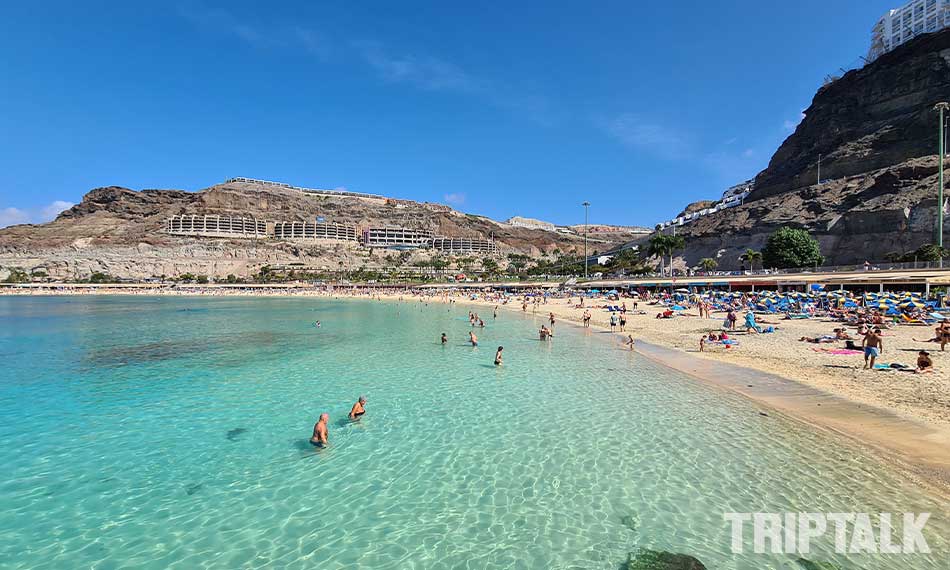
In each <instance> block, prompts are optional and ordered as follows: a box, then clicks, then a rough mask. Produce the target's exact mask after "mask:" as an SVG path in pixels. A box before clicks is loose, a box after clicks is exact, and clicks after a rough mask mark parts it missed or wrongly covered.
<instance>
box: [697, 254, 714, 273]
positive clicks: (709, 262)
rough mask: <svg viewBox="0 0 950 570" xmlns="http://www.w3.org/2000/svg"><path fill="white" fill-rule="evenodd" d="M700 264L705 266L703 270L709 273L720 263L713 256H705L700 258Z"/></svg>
mask: <svg viewBox="0 0 950 570" xmlns="http://www.w3.org/2000/svg"><path fill="white" fill-rule="evenodd" d="M699 266H700V267H702V268H703V271H705V272H706V273H709V272H710V271H712V270H713V269H715V268H717V267H719V263H718V262H717V261H716V260H715V259H713V258H711V257H704V258H702V259H700V260H699Z"/></svg>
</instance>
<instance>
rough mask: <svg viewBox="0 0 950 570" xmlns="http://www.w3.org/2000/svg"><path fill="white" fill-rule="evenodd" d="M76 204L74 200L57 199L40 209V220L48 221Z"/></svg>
mask: <svg viewBox="0 0 950 570" xmlns="http://www.w3.org/2000/svg"><path fill="white" fill-rule="evenodd" d="M73 206H75V204H73V203H72V202H67V201H65V200H56V201H54V202H53V203H52V204H49V205H48V206H45V207H43V208H41V209H40V217H39V221H40V222H48V221H50V220H52V219H54V218H56V216H58V215H59V214H60V212H63V211H65V210H68V209H70V208H72V207H73Z"/></svg>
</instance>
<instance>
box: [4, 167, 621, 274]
mask: <svg viewBox="0 0 950 570" xmlns="http://www.w3.org/2000/svg"><path fill="white" fill-rule="evenodd" d="M177 214H220V215H233V216H242V217H253V218H257V219H262V220H268V221H303V220H307V221H313V220H314V219H316V218H317V217H323V218H325V219H326V220H327V221H331V222H340V223H350V224H358V225H363V226H368V225H389V226H404V227H413V228H424V229H428V230H431V231H433V232H435V233H436V234H437V235H444V236H448V237H471V238H489V237H493V238H494V239H495V240H496V242H497V244H498V246H499V248H500V249H501V250H502V254H506V253H521V254H526V255H530V256H539V255H542V254H545V253H551V252H553V251H555V250H560V251H562V252H573V251H575V250H577V251H580V250H581V249H582V248H583V240H582V239H581V238H579V237H577V236H569V235H563V234H560V233H556V232H548V231H543V230H532V229H526V228H519V227H514V226H510V225H508V224H502V223H499V222H495V221H493V220H490V219H488V218H485V217H482V216H473V215H468V214H464V213H461V212H458V211H456V210H453V209H452V208H449V207H448V206H444V205H441V204H429V203H419V202H412V201H408V200H393V199H386V198H354V197H336V196H325V195H314V194H306V193H303V192H300V191H298V190H292V189H285V188H280V187H276V186H269V185H261V184H249V183H243V182H230V183H225V184H219V185H216V186H212V187H210V188H207V189H205V190H201V191H199V192H186V191H181V190H142V191H134V190H130V189H128V188H121V187H116V186H110V187H107V188H97V189H95V190H92V191H91V192H89V193H88V194H86V196H85V197H84V198H83V200H82V202H81V203H79V204H77V205H76V206H74V207H73V208H71V209H69V210H67V211H65V212H63V213H62V214H60V215H59V217H57V218H56V220H54V221H52V222H50V223H47V224H42V225H21V226H14V227H10V228H5V229H2V230H0V278H2V277H3V274H4V273H5V270H4V269H3V268H6V271H8V270H9V269H10V268H12V267H17V268H22V269H24V270H27V271H30V270H42V271H44V272H45V273H47V274H48V275H50V276H51V277H53V278H58V279H74V278H83V277H88V276H89V275H90V274H91V273H93V272H96V271H100V272H103V273H108V274H110V275H115V276H119V277H127V278H138V279H141V278H148V277H155V276H161V275H167V276H176V275H181V274H184V273H193V274H205V275H208V276H216V277H224V276H226V275H228V274H232V273H233V274H235V275H238V276H246V275H249V274H253V273H255V272H256V271H257V270H258V269H259V268H260V267H261V266H263V265H280V264H291V263H294V264H303V265H304V266H307V267H315V268H324V269H338V268H339V267H341V266H342V267H346V268H352V269H357V268H360V267H368V268H373V267H378V266H380V265H383V263H384V262H383V256H384V255H385V254H382V255H380V254H376V255H373V254H371V252H370V251H368V250H366V249H364V248H360V247H358V246H357V244H356V243H355V242H354V243H339V242H329V243H328V242H322V243H321V242H288V241H276V240H273V239H268V240H259V239H221V238H197V237H180V236H172V235H168V234H166V233H164V232H163V231H162V230H163V228H164V224H165V220H166V219H167V218H169V217H171V216H173V215H177ZM618 239H619V238H618ZM429 255H430V254H429V253H426V252H419V253H417V254H415V258H425V257H428V256H429ZM502 257H503V256H502Z"/></svg>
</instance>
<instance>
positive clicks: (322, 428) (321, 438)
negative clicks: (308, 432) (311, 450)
mask: <svg viewBox="0 0 950 570" xmlns="http://www.w3.org/2000/svg"><path fill="white" fill-rule="evenodd" d="M328 421H330V414H328V413H326V412H324V413H322V414H320V419H319V420H317V423H316V424H315V425H314V426H313V435H312V436H311V437H310V444H311V445H313V446H314V447H326V446H327V445H328V444H329V443H330V440H329V438H328V437H327V422H328Z"/></svg>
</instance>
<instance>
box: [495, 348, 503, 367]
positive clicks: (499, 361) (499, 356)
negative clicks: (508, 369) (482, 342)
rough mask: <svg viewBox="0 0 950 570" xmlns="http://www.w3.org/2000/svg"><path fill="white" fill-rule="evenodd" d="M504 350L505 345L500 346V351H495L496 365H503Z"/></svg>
mask: <svg viewBox="0 0 950 570" xmlns="http://www.w3.org/2000/svg"><path fill="white" fill-rule="evenodd" d="M503 350H505V347H503V346H499V347H498V352H496V353H495V366H501V351H503Z"/></svg>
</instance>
